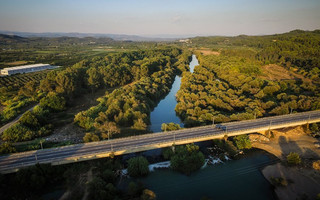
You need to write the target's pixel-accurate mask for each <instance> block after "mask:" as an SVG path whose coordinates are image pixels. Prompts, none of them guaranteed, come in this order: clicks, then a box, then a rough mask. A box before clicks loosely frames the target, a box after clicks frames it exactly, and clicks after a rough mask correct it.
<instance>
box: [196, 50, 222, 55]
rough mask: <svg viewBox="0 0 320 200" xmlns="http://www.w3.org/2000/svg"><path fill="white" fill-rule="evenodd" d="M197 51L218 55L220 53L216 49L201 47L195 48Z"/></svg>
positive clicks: (203, 53)
mask: <svg viewBox="0 0 320 200" xmlns="http://www.w3.org/2000/svg"><path fill="white" fill-rule="evenodd" d="M196 51H197V52H200V53H201V54H202V55H205V56H207V55H216V56H219V55H220V52H218V51H212V50H210V49H205V48H202V49H197V50H196Z"/></svg>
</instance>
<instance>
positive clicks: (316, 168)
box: [312, 160, 320, 170]
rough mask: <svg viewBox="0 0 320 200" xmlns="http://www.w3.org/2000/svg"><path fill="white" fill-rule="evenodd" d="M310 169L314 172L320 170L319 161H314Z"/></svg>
mask: <svg viewBox="0 0 320 200" xmlns="http://www.w3.org/2000/svg"><path fill="white" fill-rule="evenodd" d="M312 167H313V169H315V170H320V160H317V161H314V162H313V163H312Z"/></svg>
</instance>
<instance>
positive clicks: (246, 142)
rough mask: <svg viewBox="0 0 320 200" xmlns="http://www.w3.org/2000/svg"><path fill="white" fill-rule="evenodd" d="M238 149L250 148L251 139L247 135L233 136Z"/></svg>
mask: <svg viewBox="0 0 320 200" xmlns="http://www.w3.org/2000/svg"><path fill="white" fill-rule="evenodd" d="M234 141H235V143H236V145H237V148H238V149H251V147H252V145H251V141H250V139H249V136H248V135H238V136H235V137H234Z"/></svg>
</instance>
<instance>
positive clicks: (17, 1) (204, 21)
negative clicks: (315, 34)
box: [0, 0, 320, 35]
mask: <svg viewBox="0 0 320 200" xmlns="http://www.w3.org/2000/svg"><path fill="white" fill-rule="evenodd" d="M319 28H320V0H193V1H190V0H63V1H62V0H0V30H6V31H24V32H82V33H114V34H135V35H239V34H248V35H257V34H259V35H260V34H272V33H282V32H286V31H290V30H293V29H303V30H314V29H319Z"/></svg>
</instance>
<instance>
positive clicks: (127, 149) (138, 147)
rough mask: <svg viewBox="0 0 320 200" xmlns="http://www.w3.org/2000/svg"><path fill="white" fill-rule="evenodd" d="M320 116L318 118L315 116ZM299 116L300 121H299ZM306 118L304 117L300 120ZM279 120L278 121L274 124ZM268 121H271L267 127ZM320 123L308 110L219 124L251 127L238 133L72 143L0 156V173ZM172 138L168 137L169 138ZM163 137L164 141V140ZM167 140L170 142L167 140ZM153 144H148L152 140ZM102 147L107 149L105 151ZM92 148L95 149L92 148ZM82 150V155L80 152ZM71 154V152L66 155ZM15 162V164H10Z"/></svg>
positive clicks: (204, 130)
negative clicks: (53, 155)
mask: <svg viewBox="0 0 320 200" xmlns="http://www.w3.org/2000/svg"><path fill="white" fill-rule="evenodd" d="M318 115H319V116H318ZM298 116H301V117H302V118H303V119H301V118H299V117H298ZM303 116H305V117H303ZM286 118H288V119H290V121H283V120H284V119H286ZM277 120H278V121H277ZM253 122H257V123H258V122H260V123H261V122H264V123H263V125H259V124H252V123H253ZM269 122H272V123H270V124H268V123H269ZM315 122H320V111H310V112H305V113H296V114H290V115H285V116H275V117H267V118H260V119H256V120H246V121H241V122H230V123H223V124H222V125H224V126H226V127H228V126H229V127H236V126H235V125H244V124H248V125H250V126H251V127H249V128H248V127H245V128H243V129H241V128H240V129H239V128H238V129H237V130H232V129H231V130H228V128H226V130H218V129H217V128H215V126H212V125H207V126H203V127H195V128H189V129H182V130H177V131H170V132H161V133H153V134H145V135H138V136H130V137H125V138H118V139H113V140H108V141H100V142H92V143H83V144H75V145H69V146H65V147H57V148H52V149H44V150H37V151H29V152H23V153H16V154H11V155H9V156H7V157H8V159H7V160H6V156H1V157H0V164H1V162H2V161H8V164H7V165H4V166H1V165H0V171H1V172H2V173H8V172H13V171H16V170H18V169H19V168H22V167H26V166H30V165H34V164H36V163H58V164H62V163H66V162H77V161H79V160H89V159H95V158H100V157H107V156H109V154H110V153H115V154H116V155H119V154H125V153H132V152H138V151H144V150H150V149H156V148H162V147H168V146H171V145H172V144H186V143H190V142H200V141H205V140H209V139H213V138H219V137H223V136H224V135H228V136H235V135H241V134H248V133H254V132H259V131H266V130H269V129H270V130H272V129H279V128H284V127H289V126H298V125H303V124H308V123H315ZM193 132H197V134H198V135H194V134H193ZM170 137H171V138H170ZM156 138H159V140H156ZM161 138H163V139H161ZM164 138H166V139H164ZM168 138H170V139H168ZM152 139H154V140H153V141H148V140H152ZM141 140H146V142H147V143H146V144H143V143H142V144H141V143H139V141H141ZM121 143H126V144H125V145H122V146H119V145H120V144H121ZM112 145H116V147H114V148H112ZM103 146H106V148H104V147H103ZM94 147H97V149H95V148H94ZM77 148H79V150H80V151H81V153H79V152H78V153H77V155H73V156H72V155H71V156H70V155H68V152H69V151H72V150H76V149H77ZM86 148H91V150H90V151H89V152H85V149H86ZM82 151H83V152H82ZM58 152H60V154H61V155H60V156H59V157H56V158H54V157H51V158H39V159H37V156H38V157H41V156H52V154H54V153H58ZM69 153H70V152H69ZM32 157H34V160H30V161H27V162H16V160H17V159H21V158H28V159H31V158H32ZM11 160H12V162H16V163H11V164H10V161H11Z"/></svg>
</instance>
